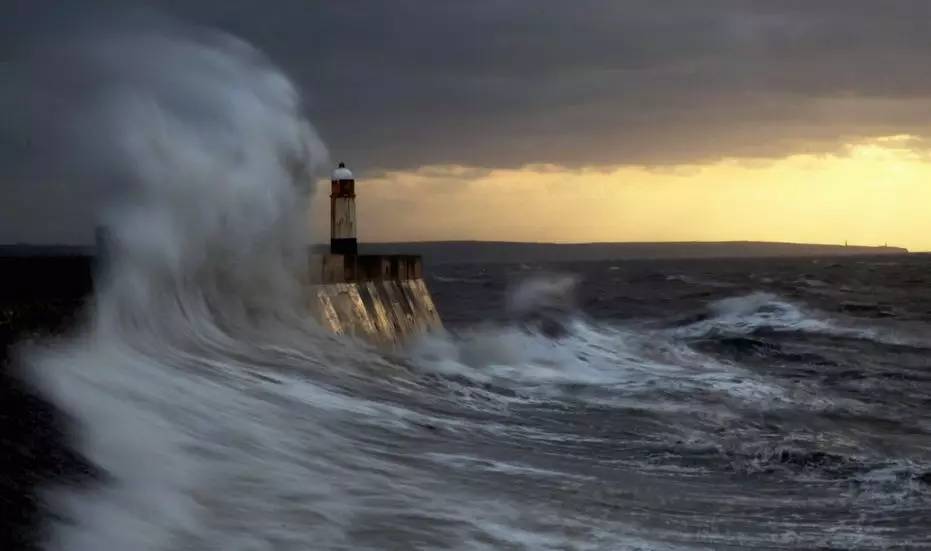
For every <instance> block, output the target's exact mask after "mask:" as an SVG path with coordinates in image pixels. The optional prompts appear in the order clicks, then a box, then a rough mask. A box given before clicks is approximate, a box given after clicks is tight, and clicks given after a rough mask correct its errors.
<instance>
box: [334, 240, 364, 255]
mask: <svg viewBox="0 0 931 551" xmlns="http://www.w3.org/2000/svg"><path fill="white" fill-rule="evenodd" d="M330 254H343V255H350V256H355V255H357V254H359V242H358V240H356V238H355V237H352V238H343V239H330Z"/></svg>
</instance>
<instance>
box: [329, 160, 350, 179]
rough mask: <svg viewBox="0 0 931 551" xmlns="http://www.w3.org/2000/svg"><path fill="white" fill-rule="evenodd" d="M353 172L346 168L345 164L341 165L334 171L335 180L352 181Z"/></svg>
mask: <svg viewBox="0 0 931 551" xmlns="http://www.w3.org/2000/svg"><path fill="white" fill-rule="evenodd" d="M352 179H353V178H352V171H350V170H349V169H348V168H346V164H345V163H339V167H337V168H336V170H334V171H333V180H352Z"/></svg>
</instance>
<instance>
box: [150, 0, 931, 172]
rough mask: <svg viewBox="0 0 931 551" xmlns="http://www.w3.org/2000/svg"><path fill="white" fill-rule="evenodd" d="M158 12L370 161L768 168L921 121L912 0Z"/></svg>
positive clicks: (922, 19) (221, 5)
mask: <svg viewBox="0 0 931 551" xmlns="http://www.w3.org/2000/svg"><path fill="white" fill-rule="evenodd" d="M195 4H197V3H195ZM162 6H163V7H164V8H165V9H167V10H169V11H171V12H173V13H176V14H178V16H179V17H183V18H186V19H193V20H196V21H198V22H201V23H203V24H207V25H212V26H217V27H220V28H224V29H228V30H230V31H231V32H234V33H236V34H239V35H241V36H243V37H244V38H246V39H247V40H250V41H253V42H254V43H256V44H257V45H258V46H259V48H261V49H263V50H265V51H266V52H268V53H269V55H271V56H272V58H273V59H275V60H276V61H277V62H279V63H281V64H282V65H284V66H285V67H286V68H287V70H288V71H289V72H290V73H291V74H292V75H293V76H294V78H296V79H297V80H298V81H299V82H300V84H301V86H302V87H303V88H304V89H305V90H307V91H308V98H309V99H308V102H309V110H310V111H311V113H312V115H313V118H314V120H315V121H316V123H317V124H318V126H320V127H321V130H322V132H323V134H324V136H325V138H326V139H327V141H328V143H329V144H330V145H331V149H332V150H333V151H334V153H335V154H337V155H342V156H346V157H348V158H352V159H358V160H359V161H358V162H362V163H365V164H366V165H368V166H369V167H409V166H416V165H422V164H430V163H461V164H470V165H480V166H514V165H520V164H524V163H535V162H545V163H559V164H566V165H570V166H572V165H588V164H614V163H673V162H688V161H701V160H707V159H709V158H717V157H721V156H757V155H763V156H765V155H780V154H783V153H786V152H790V151H799V150H801V151H811V150H826V149H830V148H832V147H834V146H836V144H837V143H838V142H839V141H844V140H849V139H853V138H856V137H858V136H870V135H876V134H887V133H895V132H911V133H916V134H925V133H927V132H928V129H929V122H931V110H929V109H928V107H929V102H928V99H929V94H931V64H928V63H926V59H927V57H928V55H929V54H931V18H929V17H928V16H929V15H931V13H929V11H931V4H929V3H928V2H925V1H910V0H905V1H898V0H890V1H887V2H875V1H873V0H838V1H830V0H829V1H819V2H808V1H800V2H771V1H757V2H754V1H749V0H748V1H715V0H711V1H709V0H703V1H702V2H693V1H691V0H685V1H682V2H655V1H633V2H630V1H629V2H621V1H617V2H603V1H600V0H581V1H573V2H565V1H563V0H521V1H515V0H511V1H504V2H499V1H495V2H491V1H479V2H439V1H434V0H423V1H406V2H360V1H351V0H350V1H345V0H344V1H340V2H304V1H296V0H293V1H291V0H289V1H283V2H276V3H275V4H274V6H275V7H274V9H270V8H269V7H268V3H266V2H243V1H240V2H232V3H231V2H228V1H224V2H221V1H215V2H200V3H199V4H198V5H196V6H193V5H192V3H191V2H188V1H186V0H179V1H178V2H176V3H167V4H165V3H162ZM899 102H903V103H899Z"/></svg>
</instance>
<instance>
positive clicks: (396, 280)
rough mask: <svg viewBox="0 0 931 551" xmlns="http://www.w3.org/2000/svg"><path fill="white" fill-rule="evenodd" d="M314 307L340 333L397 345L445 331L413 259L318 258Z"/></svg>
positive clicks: (313, 263) (313, 270)
mask: <svg viewBox="0 0 931 551" xmlns="http://www.w3.org/2000/svg"><path fill="white" fill-rule="evenodd" d="M309 274H310V279H309V281H308V289H309V295H310V298H309V301H310V304H309V307H310V310H311V312H313V314H314V315H315V316H316V317H317V319H318V320H319V321H320V323H321V324H322V325H323V326H324V327H325V328H326V329H328V330H330V331H332V332H333V333H335V334H338V335H351V336H355V337H359V338H362V339H365V340H368V341H370V342H373V343H376V344H380V345H387V346H393V345H396V344H398V343H400V342H403V341H404V340H405V339H407V338H409V337H411V336H414V335H419V334H422V333H426V332H429V331H432V330H436V329H439V328H441V327H442V322H441V321H440V316H439V313H438V312H437V310H436V306H435V305H434V303H433V298H432V297H431V296H430V291H429V290H428V289H427V285H426V283H425V282H424V280H423V265H422V261H421V259H420V257H419V256H414V255H362V256H342V255H314V256H311V260H310V270H309Z"/></svg>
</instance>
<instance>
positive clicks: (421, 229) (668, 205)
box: [311, 136, 931, 251]
mask: <svg viewBox="0 0 931 551" xmlns="http://www.w3.org/2000/svg"><path fill="white" fill-rule="evenodd" d="M917 143H919V142H918V140H916V139H915V138H913V137H911V136H888V137H879V138H876V139H873V140H869V141H864V142H859V143H856V144H849V145H847V146H846V147H845V148H844V150H843V151H842V152H840V153H834V154H829V155H809V154H799V155H791V156H788V157H785V158H782V159H770V160H754V161H750V160H744V159H740V160H738V159H723V160H720V161H717V162H713V163H708V164H690V165H675V166H665V167H641V166H616V167H598V168H583V169H569V168H565V167H560V166H551V165H545V166H526V167H523V168H520V169H504V170H502V169H496V170H484V169H475V168H469V167H461V166H428V167H421V168H419V169H417V170H413V171H399V172H388V173H383V174H380V175H377V176H374V177H373V176H369V177H365V176H360V177H359V178H358V183H357V188H356V189H357V194H358V199H357V201H358V215H359V233H360V235H359V237H360V239H361V240H363V241H420V240H447V239H448V240H462V239H475V240H503V241H543V242H593V241H723V240H754V241H756V240H759V241H790V242H800V243H837V244H842V243H844V241H848V242H849V243H850V244H851V245H853V244H858V245H882V244H883V243H888V244H889V245H896V246H903V247H907V248H909V249H910V250H913V251H914V250H919V251H920V250H924V251H927V250H931V216H929V215H928V209H929V208H931V155H929V154H928V153H929V152H926V151H922V150H919V149H917V148H916V147H915V145H916V144H917ZM324 184H325V183H321V190H322V189H324ZM325 198H326V194H325V192H322V193H321V192H318V194H317V196H316V198H315V199H316V200H315V201H314V204H313V209H312V210H313V212H312V216H311V220H312V226H313V229H314V232H315V234H316V235H326V232H327V225H326V224H327V222H326V220H327V216H328V211H327V209H328V206H327V201H326V199H325Z"/></svg>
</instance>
